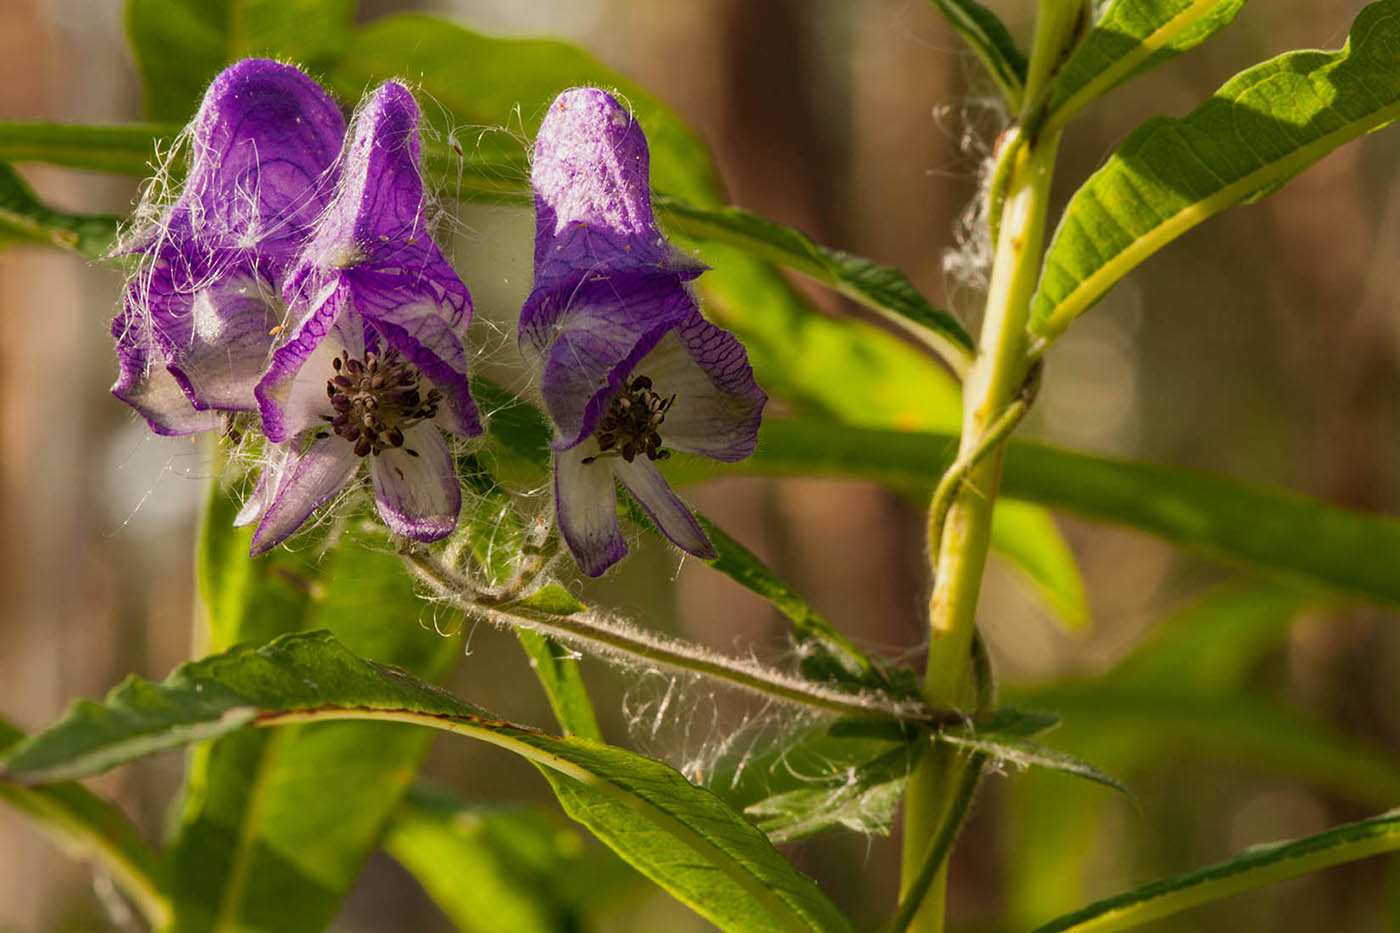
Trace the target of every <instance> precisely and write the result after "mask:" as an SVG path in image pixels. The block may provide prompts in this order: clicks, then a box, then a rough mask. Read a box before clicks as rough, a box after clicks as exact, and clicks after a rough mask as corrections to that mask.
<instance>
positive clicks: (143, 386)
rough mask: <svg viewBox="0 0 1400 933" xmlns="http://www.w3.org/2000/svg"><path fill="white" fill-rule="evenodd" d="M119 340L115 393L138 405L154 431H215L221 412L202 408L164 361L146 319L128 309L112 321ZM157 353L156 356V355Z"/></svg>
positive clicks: (139, 410)
mask: <svg viewBox="0 0 1400 933" xmlns="http://www.w3.org/2000/svg"><path fill="white" fill-rule="evenodd" d="M112 336H113V337H115V338H116V340H117V381H116V382H115V383H114V384H113V385H112V394H113V395H115V396H116V397H117V398H119V399H121V400H122V401H123V402H126V404H128V405H130V406H131V407H132V408H134V409H136V411H137V413H138V414H140V415H141V417H143V418H145V419H146V423H147V424H148V425H150V428H151V430H152V431H154V432H155V433H156V434H161V435H164V436H167V437H172V436H179V435H183V434H198V433H199V432H201V431H211V430H213V429H214V428H216V427H217V426H218V424H219V416H218V413H217V412H212V411H198V410H197V409H196V408H195V407H194V406H193V405H191V404H190V400H189V398H188V397H186V395H185V393H184V392H183V391H182V389H181V387H180V383H179V382H177V381H176V380H175V377H174V376H172V375H170V373H169V371H168V370H166V368H165V366H164V365H163V364H162V363H161V362H160V351H159V348H158V347H156V346H155V341H154V340H153V339H152V337H151V334H150V331H149V329H148V328H147V326H146V322H144V321H141V320H132V317H131V315H130V314H129V313H127V312H126V311H125V310H123V311H122V313H121V314H118V315H117V318H116V320H114V321H113V322H112ZM153 357H154V359H153Z"/></svg>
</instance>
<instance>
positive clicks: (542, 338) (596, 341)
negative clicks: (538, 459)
mask: <svg viewBox="0 0 1400 933" xmlns="http://www.w3.org/2000/svg"><path fill="white" fill-rule="evenodd" d="M537 296H538V297H537ZM530 302H531V303H527V304H526V306H525V311H524V312H523V314H522V317H521V337H520V341H521V347H522V349H523V350H524V352H525V353H526V355H527V357H532V358H533V359H534V360H535V362H536V365H538V366H539V367H540V392H541V393H542V394H543V395H544V401H545V407H546V408H547V409H548V411H549V416H550V418H551V419H553V421H554V424H555V427H556V428H557V429H558V433H559V437H558V440H557V442H556V444H555V446H556V447H557V448H559V449H563V448H567V447H572V446H573V445H574V444H577V443H579V442H580V441H581V440H583V438H585V437H587V436H589V435H590V434H592V433H593V431H594V429H595V428H596V427H597V425H598V419H599V418H601V417H602V415H603V412H604V411H605V410H606V409H607V405H608V401H609V399H610V398H611V397H612V396H613V395H614V394H615V393H616V392H617V390H618V389H620V388H621V387H622V384H623V383H624V382H626V380H627V377H628V374H629V373H631V371H632V369H633V367H634V366H635V365H636V364H637V362H638V361H639V360H641V359H642V358H643V357H644V356H646V355H647V354H648V353H650V352H651V351H652V349H653V348H654V347H655V346H656V344H657V342H659V341H660V340H661V338H662V337H663V336H665V335H666V333H667V332H668V331H669V330H671V328H673V327H675V326H676V325H677V324H678V323H679V322H681V321H683V320H685V319H686V317H687V316H688V315H690V314H691V313H692V312H693V311H694V309H695V300H694V299H693V298H691V297H690V293H689V292H688V291H686V289H685V286H683V285H681V284H680V283H679V281H678V280H677V279H676V277H675V276H674V275H661V276H631V277H626V276H618V277H601V276H600V277H597V278H593V279H590V280H589V281H586V282H583V283H580V284H579V286H578V287H577V288H576V289H573V290H572V291H571V292H569V293H568V294H562V295H561V294H554V293H549V292H544V291H539V290H537V291H536V293H535V294H534V295H531V296H530Z"/></svg>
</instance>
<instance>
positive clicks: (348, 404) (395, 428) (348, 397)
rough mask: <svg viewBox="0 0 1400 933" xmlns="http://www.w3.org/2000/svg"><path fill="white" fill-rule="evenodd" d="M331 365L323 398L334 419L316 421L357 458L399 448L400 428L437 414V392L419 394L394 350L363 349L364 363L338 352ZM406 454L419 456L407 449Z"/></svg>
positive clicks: (414, 376)
mask: <svg viewBox="0 0 1400 933" xmlns="http://www.w3.org/2000/svg"><path fill="white" fill-rule="evenodd" d="M331 365H333V366H334V367H335V376H334V377H332V378H331V379H328V380H327V381H326V394H327V395H328V396H330V399H331V407H332V408H334V409H335V414H334V415H322V416H321V417H322V418H323V419H324V420H326V421H329V422H330V425H331V430H333V431H335V433H336V434H338V435H340V436H341V437H343V438H345V439H346V440H347V441H349V442H350V443H352V444H354V445H355V453H356V454H358V455H359V456H361V457H366V456H369V455H370V454H375V455H378V454H379V453H381V452H382V451H384V450H387V449H388V448H390V447H403V432H404V429H405V428H410V427H412V426H413V425H415V424H417V423H418V422H420V421H426V420H428V419H429V418H432V417H433V416H434V415H436V414H437V408H438V403H439V402H441V401H442V394H441V393H439V392H438V390H437V389H430V390H428V394H427V395H426V396H424V395H423V394H422V393H420V392H419V391H418V370H417V369H416V368H415V367H414V366H413V364H411V363H409V362H408V361H407V360H404V359H402V358H401V357H400V356H399V353H398V351H397V350H395V349H393V348H390V349H389V350H388V351H387V352H384V353H382V354H381V353H380V352H379V351H377V350H367V351H366V352H365V358H364V360H363V361H361V360H353V359H351V358H350V354H349V353H347V352H345V351H343V350H342V351H341V353H340V356H339V357H337V358H336V359H335V360H334V362H333V363H332V364H331ZM405 451H406V452H407V453H410V454H413V455H414V456H415V457H416V456H417V455H418V452H417V451H415V450H413V449H411V448H405Z"/></svg>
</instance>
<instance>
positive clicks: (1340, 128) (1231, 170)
mask: <svg viewBox="0 0 1400 933" xmlns="http://www.w3.org/2000/svg"><path fill="white" fill-rule="evenodd" d="M1397 54H1400V0H1379V2H1377V3H1372V4H1371V5H1370V6H1367V7H1366V8H1365V9H1363V10H1362V11H1361V14H1360V15H1359V16H1358V17H1357V18H1356V22H1355V23H1354V24H1353V25H1352V30H1351V35H1350V37H1349V38H1348V40H1347V44H1346V46H1345V47H1344V48H1342V49H1340V50H1338V51H1336V52H1314V51H1303V52H1289V53H1287V54H1286V55H1281V56H1279V57H1278V58H1275V59H1272V60H1270V61H1267V62H1264V63H1263V64H1261V65H1256V66H1255V67H1253V68H1250V69H1248V70H1247V71H1244V72H1241V73H1240V74H1238V75H1236V76H1235V77H1234V78H1232V79H1231V80H1230V81H1229V82H1228V83H1227V84H1225V86H1224V87H1222V88H1221V89H1220V90H1219V91H1217V92H1216V93H1215V95H1214V96H1213V97H1212V98H1211V99H1210V100H1208V101H1206V102H1205V103H1204V104H1202V105H1201V106H1200V107H1198V108H1197V109H1196V110H1194V111H1192V112H1191V113H1190V114H1188V115H1187V116H1185V117H1182V118H1180V119H1177V118H1169V117H1157V118H1154V119H1152V120H1149V121H1148V122H1147V123H1145V124H1143V125H1142V126H1141V127H1140V128H1138V130H1137V131H1136V132H1134V133H1133V134H1132V135H1131V136H1130V137H1128V140H1127V141H1126V142H1125V143H1123V145H1122V146H1120V147H1119V149H1118V151H1117V152H1116V153H1115V154H1114V155H1113V157H1112V158H1110V159H1109V160H1108V163H1107V164H1106V165H1104V167H1103V168H1101V169H1099V170H1098V171H1097V172H1095V173H1094V174H1093V176H1092V177H1091V178H1090V179H1089V180H1088V181H1087V182H1085V183H1084V185H1083V186H1081V187H1080V189H1079V190H1078V191H1077V192H1076V193H1075V195H1074V196H1073V197H1072V198H1071V199H1070V202H1069V205H1068V206H1067V207H1066V208H1065V212H1064V215H1063V217H1062V218H1061V220H1060V224H1059V227H1058V228H1057V229H1056V231H1055V235H1054V238H1053V240H1052V241H1051V243H1050V247H1049V250H1048V251H1047V253H1046V256H1045V264H1044V271H1043V272H1042V275H1041V279H1040V285H1039V287H1038V289H1037V291H1036V294H1035V297H1034V298H1033V299H1032V304H1031V330H1032V331H1033V332H1034V333H1036V334H1038V335H1040V336H1042V337H1045V338H1054V337H1056V336H1058V335H1059V334H1060V333H1062V332H1063V331H1064V329H1065V328H1066V327H1068V326H1069V324H1070V322H1071V321H1073V320H1074V319H1075V318H1076V317H1078V316H1079V315H1080V314H1082V313H1083V312H1084V311H1085V310H1087V309H1088V308H1089V307H1090V306H1091V305H1092V304H1094V302H1096V301H1098V300H1099V299H1100V298H1101V297H1103V295H1104V293H1105V292H1107V291H1108V289H1109V288H1111V287H1112V286H1113V284H1114V283H1115V282H1117V281H1118V280H1119V279H1121V278H1123V276H1124V275H1126V274H1127V273H1128V272H1129V271H1130V270H1131V269H1132V268H1133V267H1134V266H1136V265H1137V264H1138V263H1140V262H1142V261H1143V260H1144V259H1146V258H1147V257H1148V256H1150V255H1152V254H1153V253H1155V252H1156V251H1157V250H1159V249H1161V248H1162V247H1163V246H1165V245H1166V244H1167V243H1169V242H1171V241H1172V240H1173V239H1175V238H1176V237H1178V236H1180V235H1181V234H1183V233H1185V232H1186V231H1187V230H1190V229H1191V228H1192V227H1194V226H1196V224H1198V223H1200V222H1201V221H1203V220H1205V219H1206V218H1208V217H1210V216H1212V215H1214V214H1218V213H1220V212H1221V211H1223V210H1225V209H1226V208H1227V207H1230V206H1232V205H1234V204H1240V203H1245V202H1249V201H1253V200H1256V199H1258V198H1260V197H1263V196H1264V195H1266V194H1270V193H1271V192H1273V191H1276V190H1277V189H1278V188H1280V187H1282V185H1283V184H1284V183H1285V182H1287V181H1288V180H1289V179H1290V178H1292V177H1293V176H1294V175H1296V174H1298V172H1300V171H1302V170H1303V169H1304V168H1306V167H1307V166H1309V165H1311V164H1312V163H1314V162H1316V161H1317V160H1318V159H1320V158H1322V157H1323V156H1324V155H1326V154H1327V153H1328V152H1331V151H1332V150H1333V149H1335V148H1336V147H1338V146H1340V145H1341V144H1343V143H1345V142H1347V141H1349V140H1352V139H1355V138H1356V137H1357V136H1360V135H1362V134H1363V133H1369V132H1371V131H1372V130H1376V129H1380V128H1381V127H1383V126H1385V125H1386V124H1388V123H1390V122H1392V121H1393V120H1395V119H1396V118H1397V117H1400V72H1397V71H1396V70H1395V68H1394V67H1393V63H1394V61H1395V57H1396V55H1397Z"/></svg>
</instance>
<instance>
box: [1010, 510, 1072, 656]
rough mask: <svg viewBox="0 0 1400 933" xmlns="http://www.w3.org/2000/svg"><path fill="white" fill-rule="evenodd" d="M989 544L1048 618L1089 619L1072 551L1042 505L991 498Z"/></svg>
mask: <svg viewBox="0 0 1400 933" xmlns="http://www.w3.org/2000/svg"><path fill="white" fill-rule="evenodd" d="M992 548H993V549H994V550H995V551H996V552H997V553H999V554H1000V555H1001V556H1003V557H1005V558H1006V559H1007V562H1008V563H1009V564H1010V565H1011V566H1012V567H1015V568H1016V569H1017V570H1019V571H1021V573H1022V574H1023V575H1024V576H1025V578H1026V580H1028V581H1029V582H1030V584H1031V586H1032V587H1034V588H1035V591H1036V593H1037V594H1038V595H1039V596H1040V597H1041V598H1042V599H1044V600H1045V604H1046V606H1047V607H1049V609H1050V610H1051V612H1052V613H1053V614H1054V617H1055V618H1056V619H1058V620H1059V621H1060V622H1061V623H1062V624H1063V625H1064V626H1065V627H1066V628H1068V629H1071V630H1077V629H1082V628H1084V627H1086V626H1087V625H1088V624H1089V601H1088V598H1087V597H1086V596H1085V595H1084V579H1083V578H1082V577H1081V576H1080V575H1079V565H1078V564H1076V563H1075V561H1074V554H1073V553H1072V552H1071V551H1070V549H1069V545H1068V544H1066V543H1065V539H1064V538H1063V537H1062V536H1061V535H1060V530H1059V528H1058V527H1056V525H1055V519H1054V518H1052V517H1051V516H1050V514H1049V513H1048V512H1046V511H1045V510H1044V509H1043V508H1041V507H1039V506H1035V505H1031V504H1030V503H1028V502H1021V501H1019V500H1016V499H1006V498H999V499H997V502H996V506H995V508H994V510H993V512H992Z"/></svg>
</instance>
